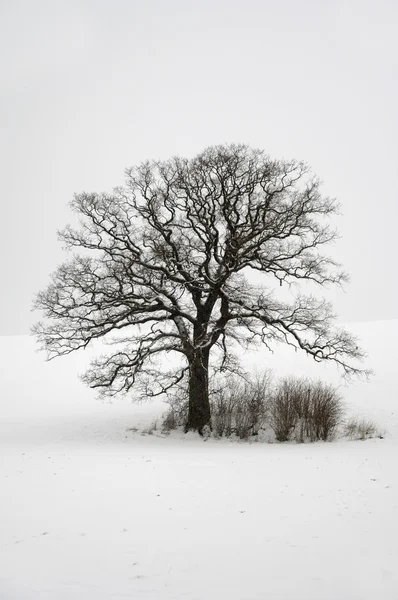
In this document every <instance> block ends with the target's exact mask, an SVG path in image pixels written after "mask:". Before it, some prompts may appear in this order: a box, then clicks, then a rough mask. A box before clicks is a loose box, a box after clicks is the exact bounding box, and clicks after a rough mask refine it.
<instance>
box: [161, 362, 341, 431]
mask: <svg viewBox="0 0 398 600" xmlns="http://www.w3.org/2000/svg"><path fill="white" fill-rule="evenodd" d="M210 405H211V414H212V430H213V435H214V436H216V437H229V436H231V435H236V436H237V437H239V438H240V439H248V438H249V437H251V436H256V435H258V434H259V433H260V431H261V430H262V431H264V430H266V429H271V430H272V431H273V434H274V437H275V438H276V440H278V441H281V442H285V441H289V440H295V441H297V442H306V441H309V442H315V441H318V440H324V441H326V440H330V439H332V438H333V436H334V434H335V433H336V430H337V428H338V427H339V426H340V425H341V423H342V417H343V406H342V402H341V398H340V395H339V394H338V392H337V390H336V388H334V387H333V386H331V385H327V384H325V383H322V382H313V381H310V380H308V379H300V378H285V379H282V380H280V381H279V382H277V383H276V385H274V383H273V379H272V375H271V373H270V372H269V371H266V372H265V373H263V374H262V375H256V376H254V377H251V378H248V377H240V376H239V377H238V376H230V377H228V378H223V379H222V378H218V379H217V378H213V379H212V382H211V388H210ZM187 416H188V400H187V392H186V390H180V392H179V393H178V394H176V395H175V396H174V397H173V398H171V399H170V400H169V410H168V412H167V414H166V415H165V417H164V420H163V431H170V430H172V429H176V428H178V427H180V426H184V425H185V423H186V420H187Z"/></svg>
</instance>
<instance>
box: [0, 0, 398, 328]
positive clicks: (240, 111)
mask: <svg viewBox="0 0 398 600" xmlns="http://www.w3.org/2000/svg"><path fill="white" fill-rule="evenodd" d="M397 28H398V3H397V2H396V0H374V1H369V0H344V1H342V0H333V1H330V2H329V1H327V0H300V1H298V0H245V1H244V2H243V1H236V0H213V1H210V0H200V1H199V0H195V1H194V0H145V1H144V0H140V1H138V0H48V1H45V0H35V1H33V0H28V1H26V0H25V1H23V0H22V1H18V0H0V65H1V66H0V76H1V97H0V107H1V108H0V125H1V135H0V152H1V156H0V159H1V192H2V199H1V209H2V210H1V217H2V219H1V223H2V226H1V235H0V257H1V258H0V260H1V271H2V274H1V281H2V284H3V285H2V293H1V294H0V334H3V335H4V334H14V333H26V332H27V331H28V330H29V326H30V325H31V323H32V322H33V321H34V320H36V319H37V316H38V315H34V314H31V313H30V307H31V302H32V297H33V295H34V293H35V292H36V291H38V289H40V288H42V287H44V286H45V285H46V283H47V282H48V275H49V273H50V272H51V271H52V270H54V269H55V267H56V266H57V264H58V263H59V262H60V261H61V260H63V258H64V254H63V252H62V250H61V247H60V245H59V244H58V242H57V240H56V229H57V228H61V227H63V225H64V224H66V222H67V221H68V220H69V218H70V217H69V214H70V213H69V208H68V206H67V203H68V202H69V200H70V199H71V197H72V194H73V192H79V191H83V190H85V191H106V190H110V189H111V188H113V187H114V186H116V185H120V184H123V181H124V175H123V173H124V168H125V167H127V166H131V165H133V164H135V163H137V162H140V161H141V160H143V159H146V158H167V157H169V156H171V155H175V154H179V155H187V156H190V155H193V154H195V153H197V152H199V151H201V150H202V149H204V148H205V147H206V146H208V145H211V144H217V143H224V142H244V143H249V144H251V145H253V146H256V147H259V148H263V149H265V150H266V151H267V153H269V154H271V155H272V156H274V157H284V158H297V159H301V160H305V161H307V162H308V163H309V164H310V165H311V166H312V167H313V169H314V171H315V173H317V174H318V175H319V176H320V177H321V179H322V180H323V181H324V191H325V193H328V194H330V195H332V196H336V197H337V198H338V199H339V201H340V202H341V204H342V210H343V216H342V217H340V218H339V219H338V220H337V223H336V224H337V226H338V228H339V230H340V232H341V234H342V236H343V239H342V240H341V241H340V242H338V244H337V245H336V246H335V247H333V248H331V249H330V253H331V254H332V255H333V256H334V257H335V258H337V259H339V260H341V261H342V262H343V263H344V266H345V267H346V269H347V270H348V271H349V273H350V274H351V278H352V282H351V284H350V285H349V286H348V287H347V289H346V293H342V292H334V293H333V295H332V297H333V298H334V301H335V306H336V309H337V312H338V313H339V316H340V318H341V319H342V320H344V321H357V320H378V319H391V318H397V317H398V302H397V299H396V296H397V293H398V290H397V283H396V281H395V278H396V270H397V268H396V263H397V258H398V253H397V249H396V248H397V239H396V238H397V233H396V230H397V223H398V208H397V206H398V204H397V189H398V144H397V140H398V116H397V114H398V110H397V107H398V83H397V81H398V77H397V76H398V41H397V40H398V36H397Z"/></svg>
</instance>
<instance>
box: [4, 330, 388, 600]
mask: <svg viewBox="0 0 398 600" xmlns="http://www.w3.org/2000/svg"><path fill="white" fill-rule="evenodd" d="M352 329H353V330H354V331H355V332H356V333H358V334H359V335H360V337H361V338H362V342H363V345H364V346H365V347H366V348H367V350H368V351H369V355H370V356H369V365H370V366H371V367H373V369H374V370H375V376H374V378H373V379H372V381H371V382H370V383H369V384H367V383H364V382H359V383H355V384H353V385H351V386H350V387H342V390H341V391H342V393H343V395H344V398H345V400H346V402H347V406H348V410H349V411H350V412H351V413H352V414H359V415H361V416H365V417H369V418H372V419H374V420H375V421H376V422H377V424H378V426H379V427H380V428H381V429H386V430H387V434H386V437H385V439H374V440H368V441H365V442H361V441H347V440H338V441H335V442H333V443H317V444H304V445H300V444H260V443H253V444H248V443H232V442H230V441H225V440H223V441H216V440H212V439H210V440H208V441H206V442H204V441H202V440H201V439H198V437H197V436H196V435H193V434H190V435H187V436H184V435H182V434H180V433H176V434H172V435H171V436H169V437H167V436H162V435H161V434H160V432H158V431H155V432H154V434H153V435H141V433H140V431H131V430H130V429H131V428H135V427H139V428H140V427H141V428H142V427H144V426H145V425H148V424H150V423H151V422H152V421H153V419H155V418H157V417H158V416H159V414H160V413H161V412H162V410H164V407H162V405H161V403H160V402H157V403H148V404H142V405H136V404H131V403H129V401H128V400H118V401H115V402H114V403H113V404H107V403H105V404H103V403H101V402H99V401H96V400H95V399H94V396H93V394H92V392H91V391H90V390H88V389H86V388H85V387H84V386H83V385H82V384H81V383H80V382H79V380H78V379H77V377H76V373H78V372H81V371H83V370H84V366H85V363H87V357H86V355H85V354H82V355H76V356H73V355H72V356H69V357H65V358H64V359H59V360H56V361H53V362H50V363H45V362H43V356H42V355H40V354H37V353H35V352H34V342H33V340H31V339H30V338H25V337H23V336H19V337H3V338H0V365H1V375H0V411H1V412H0V415H1V421H0V478H1V498H0V565H1V567H0V598H1V599H2V600H11V599H12V600H35V599H40V600H41V599H44V598H48V599H50V600H70V599H73V600H80V599H81V600H83V599H84V600H91V599H95V600H102V599H117V598H131V599H136V598H150V599H151V600H152V599H162V600H163V599H164V600H179V599H184V600H213V599H214V600H215V599H220V598H225V599H226V600H257V599H259V600H260V599H261V600H263V599H268V598H269V599H270V600H279V599H280V600H282V599H283V600H293V599H294V600H368V599H369V600H374V598H379V597H380V598H383V600H396V598H398V570H397V565H398V541H397V540H398V518H397V515H398V510H397V509H398V493H397V491H398V469H397V456H398V398H397V396H398V394H397V389H398V385H397V383H396V368H397V364H398V350H397V344H396V340H397V339H398V321H390V322H379V323H366V324H361V325H356V326H355V327H354V326H353V327H352ZM244 359H245V360H246V362H247V364H249V365H250V366H252V367H253V366H255V365H258V366H270V367H272V368H274V369H277V371H278V373H281V374H284V373H296V374H309V375H314V374H315V375H316V374H317V375H318V376H320V377H326V378H330V379H333V378H335V377H336V376H335V372H334V371H333V370H330V369H323V368H319V367H318V369H317V370H314V369H315V365H314V363H313V361H308V360H307V359H306V358H303V357H302V356H301V355H298V354H297V355H296V354H295V353H294V352H291V351H290V350H289V349H285V348H281V349H278V351H277V352H275V354H274V355H270V354H269V353H268V352H266V351H261V352H258V353H257V354H253V353H251V354H245V356H244Z"/></svg>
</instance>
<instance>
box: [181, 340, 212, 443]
mask: <svg viewBox="0 0 398 600" xmlns="http://www.w3.org/2000/svg"><path fill="white" fill-rule="evenodd" d="M209 354H210V351H209V350H205V351H199V350H197V351H196V352H195V353H194V354H193V356H192V358H191V360H190V365H189V409H188V421H187V424H186V427H185V432H187V431H189V430H193V431H198V432H199V433H200V435H203V428H204V427H205V426H206V425H208V426H209V427H210V428H211V421H210V417H211V415H210V403H209Z"/></svg>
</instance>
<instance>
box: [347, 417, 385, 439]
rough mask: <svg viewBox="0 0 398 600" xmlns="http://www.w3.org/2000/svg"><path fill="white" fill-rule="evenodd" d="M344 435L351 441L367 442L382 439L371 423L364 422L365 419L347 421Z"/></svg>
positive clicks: (374, 425)
mask: <svg viewBox="0 0 398 600" xmlns="http://www.w3.org/2000/svg"><path fill="white" fill-rule="evenodd" d="M344 433H345V435H346V436H347V437H349V438H351V439H353V440H367V439H370V438H374V437H379V438H383V437H384V435H382V433H381V432H380V431H379V430H378V428H377V426H376V424H375V423H373V421H366V420H365V419H362V420H360V419H357V418H352V419H349V420H348V421H347V423H346V424H345V428H344Z"/></svg>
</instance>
